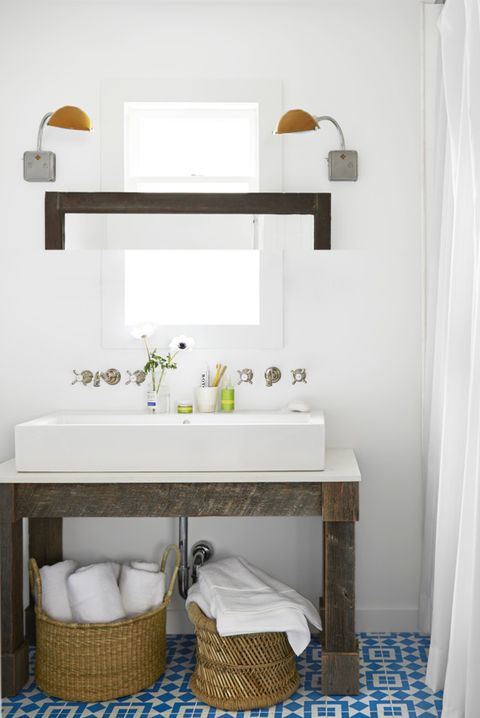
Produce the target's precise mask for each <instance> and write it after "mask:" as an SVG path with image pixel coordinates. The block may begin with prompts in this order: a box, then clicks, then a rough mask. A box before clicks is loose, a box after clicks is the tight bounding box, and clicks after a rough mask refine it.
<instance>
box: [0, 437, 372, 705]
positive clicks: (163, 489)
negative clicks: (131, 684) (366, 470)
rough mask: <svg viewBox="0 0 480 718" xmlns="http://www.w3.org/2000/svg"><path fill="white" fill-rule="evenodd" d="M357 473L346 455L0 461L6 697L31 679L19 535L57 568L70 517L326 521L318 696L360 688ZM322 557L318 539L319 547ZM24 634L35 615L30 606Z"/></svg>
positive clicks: (29, 630) (41, 562) (38, 556)
mask: <svg viewBox="0 0 480 718" xmlns="http://www.w3.org/2000/svg"><path fill="white" fill-rule="evenodd" d="M359 482H360V471H359V468H358V465H357V461H356V459H355V455H354V453H353V451H352V450H350V449H330V450H328V449H327V453H326V468H325V470H324V471H304V472H300V471H299V472H295V471H288V472H282V471H276V472H245V473H241V472H230V473H228V474H225V473H220V472H219V473H194V472H192V473H188V474H179V473H164V472H155V473H154V472H142V473H137V474H132V473H126V472H125V473H105V472H103V473H95V472H92V473H36V472H35V473H33V472H32V473H18V472H17V471H16V468H15V461H14V460H11V461H7V462H5V463H4V464H0V546H1V563H0V570H1V619H2V623H1V628H2V693H3V695H6V696H12V695H15V694H16V693H18V691H19V690H20V689H21V688H22V686H23V685H24V684H25V683H26V681H27V677H28V641H27V639H26V638H25V631H24V608H23V574H24V570H23V567H24V558H23V530H22V519H23V518H27V519H28V520H29V547H28V553H29V555H30V556H33V557H35V558H36V559H37V562H38V563H39V565H44V564H51V563H55V562H57V561H61V560H62V558H63V551H62V519H63V518H64V517H69V516H92V517H115V516H116V517H123V516H132V517H142V516H164V517H167V516H168V517H172V516H212V517H215V516H322V517H323V567H324V568H323V571H324V576H323V599H322V603H321V612H322V621H323V625H324V632H323V635H322V643H323V654H322V691H323V693H324V694H327V695H328V694H355V693H358V690H359V660H358V646H357V640H356V637H355V617H354V612H355V586H354V573H355V522H356V521H358V498H359ZM318 546H319V550H320V546H321V542H320V540H319V544H318ZM26 624H27V635H28V636H29V637H30V636H31V634H32V625H33V624H32V609H31V607H29V608H28V609H27V621H26Z"/></svg>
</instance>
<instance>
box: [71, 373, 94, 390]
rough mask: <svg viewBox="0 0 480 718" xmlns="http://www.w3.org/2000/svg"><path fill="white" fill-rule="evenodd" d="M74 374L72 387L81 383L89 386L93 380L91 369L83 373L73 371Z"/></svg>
mask: <svg viewBox="0 0 480 718" xmlns="http://www.w3.org/2000/svg"><path fill="white" fill-rule="evenodd" d="M73 373H74V374H75V379H74V380H73V381H72V385H73V384H78V382H81V383H82V384H83V386H87V384H90V382H91V381H92V379H93V372H91V371H90V369H84V370H83V371H76V369H73Z"/></svg>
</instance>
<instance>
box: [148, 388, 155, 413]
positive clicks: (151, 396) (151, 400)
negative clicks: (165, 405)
mask: <svg viewBox="0 0 480 718" xmlns="http://www.w3.org/2000/svg"><path fill="white" fill-rule="evenodd" d="M147 411H148V412H150V414H155V413H156V411H157V392H156V391H155V390H154V389H153V386H152V385H151V384H150V386H149V387H148V389H147Z"/></svg>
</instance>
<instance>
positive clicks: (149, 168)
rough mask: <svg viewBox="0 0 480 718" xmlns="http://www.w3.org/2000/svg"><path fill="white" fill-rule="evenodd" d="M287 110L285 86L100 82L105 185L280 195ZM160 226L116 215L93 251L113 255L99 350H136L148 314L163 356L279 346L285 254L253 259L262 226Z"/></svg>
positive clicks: (105, 272) (105, 281)
mask: <svg viewBox="0 0 480 718" xmlns="http://www.w3.org/2000/svg"><path fill="white" fill-rule="evenodd" d="M160 100H161V101H160ZM186 100H188V101H186ZM281 112H282V86H281V82H280V81H279V80H275V79H272V78H270V79H268V80H254V79H251V78H249V79H246V80H245V79H238V80H235V79H229V80H221V79H220V80H209V79H208V78H204V79H201V81H198V80H190V79H184V80H182V79H178V78H177V79H169V78H133V79H125V78H123V79H115V80H111V79H109V80H105V81H104V82H102V88H101V114H102V123H101V126H100V134H101V143H100V151H101V187H102V189H103V190H105V191H116V192H121V191H125V190H126V191H137V192H175V193H176V192H257V191H262V192H278V191H282V143H281V142H277V141H276V140H275V138H274V137H273V136H272V127H273V126H274V125H275V122H276V121H277V119H278V117H279V116H280V115H281ZM132 217H135V218H137V219H138V220H140V222H137V221H135V224H134V223H133V220H132ZM153 218H154V216H153V215H133V216H129V215H115V217H113V218H112V217H109V218H108V221H107V227H106V229H105V232H104V234H106V241H105V242H103V241H102V242H100V243H98V242H97V243H96V246H100V247H102V248H107V249H108V251H104V252H102V338H103V345H104V346H105V347H107V348H136V347H137V346H138V342H137V341H136V340H135V339H133V337H131V335H130V333H129V330H128V326H130V325H131V324H132V323H139V322H138V321H137V320H139V319H140V316H146V317H147V316H148V317H151V316H152V313H153V314H154V316H153V317H152V319H151V321H152V323H158V329H157V331H156V333H155V337H154V338H153V342H154V343H155V345H156V346H158V347H166V346H168V342H169V340H170V338H171V336H172V335H173V334H180V333H185V334H191V335H192V336H194V337H195V340H196V343H197V346H198V347H201V348H219V347H221V348H222V349H226V350H228V349H244V350H247V349H261V348H270V349H273V348H278V347H281V346H282V344H283V256H282V252H281V250H280V248H279V247H277V246H276V245H275V244H274V248H272V251H270V248H269V251H268V252H265V251H261V252H256V251H255V250H256V248H257V247H259V246H262V245H261V242H260V239H261V238H260V236H259V229H260V227H261V218H259V219H258V221H257V222H255V224H254V223H253V218H249V217H247V216H246V215H242V216H238V217H234V216H232V215H218V216H208V215H201V216H198V217H195V216H194V215H157V218H161V222H160V223H159V225H161V229H158V227H157V223H156V222H153ZM236 219H238V220H239V221H238V222H237V223H236V224H235V226H233V221H234V220H236ZM269 219H271V220H275V219H277V218H274V217H272V218H269ZM227 224H228V226H227ZM199 247H202V249H199ZM214 250H215V252H214ZM217 250H218V251H217ZM240 253H241V257H239V258H238V261H237V255H238V254H240ZM175 255H176V256H175ZM214 257H215V258H214ZM202 279H203V282H202ZM140 295H142V298H141V299H140ZM199 297H201V299H200V300H199ZM137 299H139V301H137ZM200 302H201V303H200ZM167 322H172V324H168V323H167ZM177 322H178V323H177ZM195 322H198V323H195Z"/></svg>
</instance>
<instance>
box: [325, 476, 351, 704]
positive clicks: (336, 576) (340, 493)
mask: <svg viewBox="0 0 480 718" xmlns="http://www.w3.org/2000/svg"><path fill="white" fill-rule="evenodd" d="M323 502H324V503H323V517H324V524H323V540H324V562H325V563H324V577H325V578H324V581H325V583H324V587H323V605H324V611H325V623H324V639H323V652H322V693H323V694H324V695H332V694H355V693H358V691H359V656H358V644H357V639H356V636H355V521H357V520H358V485H357V484H353V483H332V484H328V485H327V488H325V486H324V498H323Z"/></svg>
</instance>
